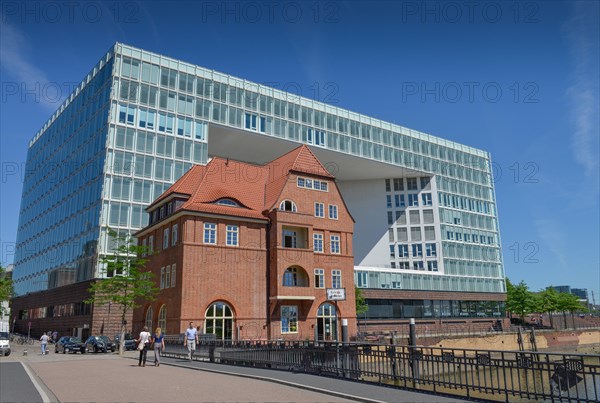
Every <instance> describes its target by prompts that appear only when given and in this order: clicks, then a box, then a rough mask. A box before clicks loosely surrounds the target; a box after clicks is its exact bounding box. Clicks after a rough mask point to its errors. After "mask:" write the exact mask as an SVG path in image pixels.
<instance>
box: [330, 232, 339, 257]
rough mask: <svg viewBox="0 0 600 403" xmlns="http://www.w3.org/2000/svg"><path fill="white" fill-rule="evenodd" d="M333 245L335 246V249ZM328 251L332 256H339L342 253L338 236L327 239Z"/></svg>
mask: <svg viewBox="0 0 600 403" xmlns="http://www.w3.org/2000/svg"><path fill="white" fill-rule="evenodd" d="M335 245H337V247H336V246H335ZM329 251H330V252H331V253H332V254H334V255H339V254H341V253H342V249H341V243H340V236H339V235H331V236H330V237H329Z"/></svg>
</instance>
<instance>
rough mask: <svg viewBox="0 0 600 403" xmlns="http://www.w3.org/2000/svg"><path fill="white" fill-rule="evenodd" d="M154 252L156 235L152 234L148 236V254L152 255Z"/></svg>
mask: <svg viewBox="0 0 600 403" xmlns="http://www.w3.org/2000/svg"><path fill="white" fill-rule="evenodd" d="M153 253H154V235H150V236H149V237H148V254H150V255H152V254H153Z"/></svg>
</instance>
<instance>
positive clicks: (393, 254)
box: [390, 245, 396, 259]
mask: <svg viewBox="0 0 600 403" xmlns="http://www.w3.org/2000/svg"><path fill="white" fill-rule="evenodd" d="M390 258H392V259H395V258H396V247H395V246H394V245H390Z"/></svg>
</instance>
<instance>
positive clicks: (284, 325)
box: [281, 305, 298, 334]
mask: <svg viewBox="0 0 600 403" xmlns="http://www.w3.org/2000/svg"><path fill="white" fill-rule="evenodd" d="M281 333H282V334H286V333H298V307H297V306H296V305H284V306H282V307H281Z"/></svg>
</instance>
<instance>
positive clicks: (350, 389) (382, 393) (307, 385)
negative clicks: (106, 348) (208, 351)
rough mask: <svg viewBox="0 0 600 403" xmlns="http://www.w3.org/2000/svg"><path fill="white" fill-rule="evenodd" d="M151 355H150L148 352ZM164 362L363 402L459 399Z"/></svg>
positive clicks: (274, 373)
mask: <svg viewBox="0 0 600 403" xmlns="http://www.w3.org/2000/svg"><path fill="white" fill-rule="evenodd" d="M150 355H151V354H150ZM161 360H162V361H163V363H164V364H168V365H173V366H178V367H181V368H194V369H196V370H201V371H205V372H207V371H208V372H213V373H221V374H227V375H230V376H231V375H236V376H240V377H245V378H251V379H256V380H268V381H270V382H276V383H280V384H283V385H293V386H295V387H298V388H302V389H306V390H312V391H320V392H323V393H328V394H331V395H332V396H338V397H342V398H344V399H352V400H357V401H363V402H436V403H437V402H462V401H466V400H463V399H460V398H449V397H442V396H437V395H433V394H427V393H419V392H410V391H406V390H400V389H396V388H392V387H385V386H377V385H369V384H366V383H362V382H353V381H346V380H343V379H336V378H330V377H325V376H317V375H310V374H304V373H294V372H287V371H277V370H269V369H261V368H252V367H238V366H232V365H223V364H211V363H208V362H203V361H188V360H185V359H180V358H166V357H162V358H161Z"/></svg>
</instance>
